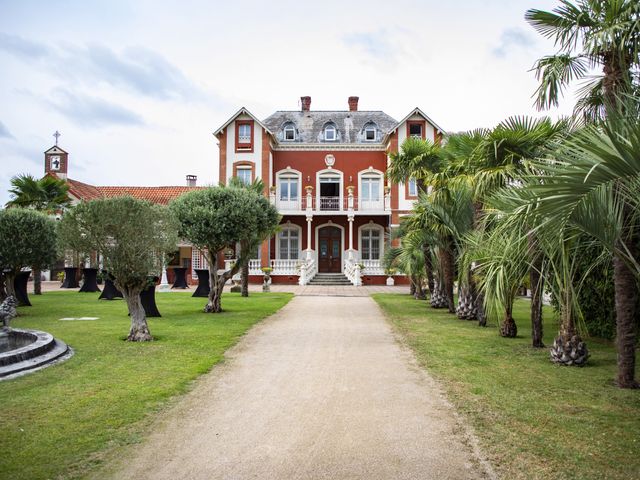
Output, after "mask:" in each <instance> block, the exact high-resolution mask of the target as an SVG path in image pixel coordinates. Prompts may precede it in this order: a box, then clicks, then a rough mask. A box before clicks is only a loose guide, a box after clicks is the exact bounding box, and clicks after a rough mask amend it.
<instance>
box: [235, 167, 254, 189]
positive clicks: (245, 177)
mask: <svg viewBox="0 0 640 480" xmlns="http://www.w3.org/2000/svg"><path fill="white" fill-rule="evenodd" d="M252 170H253V169H252V168H251V167H237V169H236V177H238V178H239V179H240V181H241V182H242V183H244V184H245V185H250V184H251V182H253V178H252V177H253V171H252Z"/></svg>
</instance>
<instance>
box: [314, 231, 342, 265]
mask: <svg viewBox="0 0 640 480" xmlns="http://www.w3.org/2000/svg"><path fill="white" fill-rule="evenodd" d="M341 271H342V232H341V230H340V229H339V228H337V227H322V228H321V229H320V230H318V272H320V273H340V272H341Z"/></svg>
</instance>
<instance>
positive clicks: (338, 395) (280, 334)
mask: <svg viewBox="0 0 640 480" xmlns="http://www.w3.org/2000/svg"><path fill="white" fill-rule="evenodd" d="M130 453H131V455H132V456H131V457H130V458H126V459H124V460H122V464H123V466H122V468H121V470H120V471H118V472H117V473H116V474H115V476H114V478H118V479H123V478H127V479H154V480H161V479H167V480H177V479H234V480H236V479H248V478H251V479H254V478H255V479H276V480H286V479H340V480H342V479H375V480H377V479H394V480H395V479H475V478H485V474H484V473H483V470H482V468H481V466H480V463H479V462H478V460H477V458H476V457H475V456H474V455H473V453H472V449H471V447H470V446H469V442H468V437H467V436H466V434H465V433H464V429H463V428H462V427H461V426H460V424H459V423H458V421H457V420H456V418H455V415H454V414H453V413H452V409H451V407H450V406H449V405H448V404H447V403H446V401H445V400H443V397H442V396H441V395H440V393H439V392H438V389H437V386H436V385H435V383H434V382H433V380H432V379H430V378H429V377H428V376H427V375H426V374H425V373H424V372H423V371H421V370H420V369H419V368H418V367H417V366H416V364H415V361H414V358H413V355H412V354H411V353H410V352H409V351H408V350H407V349H405V348H403V347H401V346H400V345H399V344H398V343H397V342H396V340H395V337H394V335H393V333H392V331H391V329H390V327H389V326H388V324H387V323H386V321H385V320H384V318H383V316H382V313H381V311H380V310H379V308H378V306H377V305H376V303H375V302H374V301H373V300H372V299H371V298H368V297H352V298H344V297H331V298H328V297H322V296H296V297H295V298H294V299H293V300H292V301H291V302H290V303H289V304H288V305H287V306H286V307H284V308H283V309H282V310H281V311H280V312H279V313H278V314H276V315H275V316H273V317H272V318H270V319H268V320H266V321H264V322H263V323H262V324H261V325H259V326H257V327H256V328H254V329H253V330H252V331H251V332H250V333H249V334H248V335H247V336H245V337H244V338H243V340H242V341H241V342H240V343H239V344H238V346H236V347H235V348H233V349H232V350H231V351H230V352H228V355H227V360H226V362H225V363H224V364H223V365H221V366H219V367H216V368H215V369H214V370H213V371H212V372H211V373H210V374H208V375H206V376H204V377H202V379H201V381H200V382H199V383H198V384H197V386H196V388H195V389H194V390H193V391H192V392H191V393H190V394H188V395H187V396H186V398H185V399H184V400H183V401H182V402H180V403H179V404H178V405H177V407H175V408H174V409H173V410H172V411H170V412H169V414H168V415H167V417H166V419H165V420H164V421H162V422H160V424H159V425H157V426H156V428H155V429H154V433H152V434H151V436H150V438H149V439H148V440H147V441H146V442H145V443H143V444H142V445H141V446H139V447H136V448H135V449H134V448H132V449H131V450H130Z"/></svg>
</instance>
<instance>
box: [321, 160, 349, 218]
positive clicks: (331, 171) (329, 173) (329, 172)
mask: <svg viewBox="0 0 640 480" xmlns="http://www.w3.org/2000/svg"><path fill="white" fill-rule="evenodd" d="M326 177H339V182H338V183H339V185H340V187H339V188H340V190H339V192H340V200H339V204H338V207H339V208H338V210H326V211H327V212H332V211H342V210H343V206H344V204H343V202H344V174H343V173H342V171H340V170H336V169H335V168H326V169H324V170H320V171H319V172H316V210H321V200H320V198H321V196H320V184H321V183H322V182H321V180H322V179H323V178H326Z"/></svg>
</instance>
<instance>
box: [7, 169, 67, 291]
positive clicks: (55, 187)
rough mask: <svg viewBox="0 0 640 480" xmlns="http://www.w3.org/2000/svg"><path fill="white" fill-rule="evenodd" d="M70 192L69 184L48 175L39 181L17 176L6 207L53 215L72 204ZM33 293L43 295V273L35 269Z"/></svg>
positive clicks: (29, 177) (30, 177)
mask: <svg viewBox="0 0 640 480" xmlns="http://www.w3.org/2000/svg"><path fill="white" fill-rule="evenodd" d="M68 191H69V186H68V185H67V183H66V182H65V181H64V180H62V179H59V178H57V177H54V176H50V175H47V176H45V177H43V178H41V179H39V180H38V179H36V178H35V177H33V176H31V175H28V174H22V175H17V176H15V177H13V178H12V179H11V189H10V190H9V193H10V194H11V196H12V198H11V200H10V201H9V202H7V205H6V206H7V208H10V207H22V208H33V209H35V210H38V211H41V212H45V213H47V214H50V215H51V214H54V213H56V212H59V211H61V210H63V209H64V208H65V207H68V206H69V205H70V204H71V199H70V198H69V195H68ZM33 293H34V294H35V295H40V294H41V293H42V287H41V273H40V269H38V268H33Z"/></svg>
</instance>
